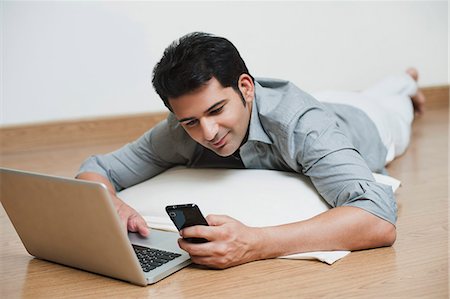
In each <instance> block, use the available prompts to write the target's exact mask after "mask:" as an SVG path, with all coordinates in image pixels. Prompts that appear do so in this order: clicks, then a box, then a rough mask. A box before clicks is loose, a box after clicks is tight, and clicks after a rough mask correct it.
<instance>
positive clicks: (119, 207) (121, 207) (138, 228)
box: [113, 196, 149, 237]
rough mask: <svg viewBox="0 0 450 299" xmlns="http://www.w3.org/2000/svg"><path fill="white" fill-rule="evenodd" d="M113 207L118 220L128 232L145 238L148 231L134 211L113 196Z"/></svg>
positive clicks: (145, 224) (140, 217) (143, 221)
mask: <svg viewBox="0 0 450 299" xmlns="http://www.w3.org/2000/svg"><path fill="white" fill-rule="evenodd" d="M113 198H114V206H115V207H116V211H117V214H119V217H120V220H122V223H123V224H124V226H125V227H126V229H127V230H128V231H130V232H137V233H139V234H140V235H141V236H143V237H147V236H148V234H149V229H148V227H147V223H146V222H145V220H144V218H142V216H141V215H140V214H139V213H138V212H136V210H135V209H133V208H132V207H130V206H129V205H127V204H126V203H124V202H123V201H122V200H121V199H119V198H118V197H117V196H114V197H113Z"/></svg>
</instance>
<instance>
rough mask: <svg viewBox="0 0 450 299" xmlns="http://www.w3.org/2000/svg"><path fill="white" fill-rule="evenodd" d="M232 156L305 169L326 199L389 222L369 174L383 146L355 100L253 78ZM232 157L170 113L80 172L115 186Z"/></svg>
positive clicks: (387, 205) (229, 162)
mask: <svg viewBox="0 0 450 299" xmlns="http://www.w3.org/2000/svg"><path fill="white" fill-rule="evenodd" d="M239 156H240V159H241V161H240V163H241V165H242V166H243V167H245V168H259V169H274V170H282V171H291V172H297V173H299V174H302V175H306V176H308V177H310V179H311V181H312V183H313V184H314V186H315V187H316V189H317V191H318V192H319V193H320V195H321V196H322V197H323V198H324V199H325V200H326V201H327V202H328V203H329V204H330V206H332V207H337V206H354V207H359V208H362V209H364V210H366V211H368V212H370V213H372V214H374V215H376V216H378V217H380V218H382V219H385V220H387V221H389V222H391V223H394V224H395V221H396V218H397V216H396V215H397V206H396V202H395V198H394V195H393V192H392V189H391V187H389V186H386V185H383V184H380V183H377V182H375V180H374V178H373V175H372V171H373V172H384V163H385V159H386V148H385V147H384V146H383V144H382V142H381V139H380V137H379V135H378V131H377V129H376V127H375V125H374V124H373V122H372V121H371V120H370V119H369V118H368V116H367V115H366V114H365V113H364V112H363V111H361V110H359V109H357V108H354V107H351V106H347V105H341V104H329V103H320V102H318V101H317V100H316V99H314V98H313V97H312V96H310V95H309V94H307V93H305V92H303V91H302V90H300V89H299V88H297V87H296V86H295V85H293V84H292V83H290V82H288V81H282V80H274V79H257V82H256V83H255V100H254V102H253V109H252V115H251V119H250V126H249V132H248V138H247V141H246V142H245V144H243V145H242V146H241V148H240V152H239ZM234 159H236V157H233V156H232V157H227V158H223V157H220V156H218V155H216V154H215V153H213V152H212V151H210V150H209V149H206V148H204V147H203V146H201V145H200V144H198V143H196V142H195V141H194V140H192V139H191V138H190V137H189V135H188V134H187V133H186V132H185V131H184V129H183V128H182V127H181V125H180V124H179V123H178V121H177V119H176V118H175V116H174V115H172V114H170V115H169V116H168V118H167V119H166V120H164V121H163V122H161V123H159V124H158V125H156V126H155V127H154V128H152V129H150V130H149V131H148V132H146V133H145V134H144V135H143V136H142V137H140V138H139V139H137V140H136V141H134V142H132V143H129V144H127V145H125V146H124V147H122V148H120V149H119V150H117V151H115V152H112V153H109V154H106V155H96V156H92V157H90V158H89V159H88V160H86V161H85V163H84V164H83V165H82V166H81V168H80V173H81V172H96V173H99V174H101V175H103V176H105V177H107V178H108V179H109V180H110V181H111V182H112V184H113V185H114V186H115V188H116V190H121V189H123V188H127V187H129V186H132V185H134V184H137V183H140V182H142V181H145V180H147V179H149V178H151V177H153V176H155V175H157V174H159V173H161V172H163V171H164V170H166V169H168V168H171V167H174V166H176V165H185V166H188V167H236V163H235V162H236V161H235V160H234ZM292 196H295V194H293V195H292Z"/></svg>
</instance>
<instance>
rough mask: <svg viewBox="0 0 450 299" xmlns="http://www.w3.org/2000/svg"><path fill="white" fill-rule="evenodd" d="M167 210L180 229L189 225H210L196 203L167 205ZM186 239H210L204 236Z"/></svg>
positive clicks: (204, 240)
mask: <svg viewBox="0 0 450 299" xmlns="http://www.w3.org/2000/svg"><path fill="white" fill-rule="evenodd" d="M166 212H167V214H169V217H170V219H171V220H172V221H173V223H174V224H175V226H176V227H177V229H178V230H179V231H180V230H182V229H183V228H185V227H189V226H195V225H208V222H207V221H206V219H205V217H203V215H202V213H201V212H200V209H199V208H198V206H197V205H196V204H182V205H173V206H167V207H166ZM186 241H188V242H191V243H204V242H208V240H206V239H203V238H186Z"/></svg>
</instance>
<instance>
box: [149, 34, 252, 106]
mask: <svg viewBox="0 0 450 299" xmlns="http://www.w3.org/2000/svg"><path fill="white" fill-rule="evenodd" d="M242 74H248V75H250V74H249V72H248V69H247V67H246V66H245V62H244V60H242V58H241V56H240V55H239V52H238V50H237V49H236V47H235V46H234V45H233V44H232V43H231V42H230V41H229V40H227V39H225V38H223V37H218V36H214V35H212V34H209V33H203V32H193V33H189V34H187V35H185V36H183V37H181V38H180V39H178V40H175V41H174V42H173V43H172V44H171V45H169V46H168V47H167V48H166V50H165V51H164V54H163V56H162V58H161V60H160V61H159V62H158V63H157V64H156V66H155V68H154V69H153V80H152V83H153V87H154V88H155V90H156V92H157V93H158V95H159V96H160V97H161V99H162V100H163V102H164V105H166V107H167V108H169V110H172V109H171V107H170V104H169V102H168V99H169V98H177V97H179V96H182V95H184V94H187V93H189V92H192V91H194V90H196V89H198V88H199V87H201V86H203V85H204V84H206V83H207V82H208V81H209V80H210V79H211V78H212V77H214V78H216V79H217V81H219V82H220V84H221V85H222V86H223V87H232V88H233V89H234V90H236V91H237V92H238V93H239V94H241V93H240V91H239V88H238V80H239V77H240V76H241V75H242ZM250 77H251V75H250ZM252 80H253V77H252ZM244 104H245V102H244Z"/></svg>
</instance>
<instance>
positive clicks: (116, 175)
mask: <svg viewBox="0 0 450 299" xmlns="http://www.w3.org/2000/svg"><path fill="white" fill-rule="evenodd" d="M170 118H171V117H170V116H169V118H168V119H167V120H164V121H162V122H161V123H159V124H158V125H156V126H155V127H154V128H152V129H150V130H149V131H147V132H146V133H145V134H144V135H142V136H141V137H140V138H139V139H137V140H135V141H133V142H131V143H129V144H126V145H125V146H123V147H122V148H120V149H118V150H116V151H114V152H111V153H108V154H104V155H94V156H91V157H89V158H88V159H87V160H86V161H85V162H84V163H83V164H82V165H81V167H80V169H79V172H78V174H80V173H82V172H95V173H98V174H100V175H102V176H104V177H106V178H108V180H109V181H110V182H111V183H112V184H113V185H114V187H115V189H116V191H120V190H122V189H124V188H128V187H130V186H132V185H135V184H138V183H140V182H143V181H145V180H147V179H150V178H152V177H154V176H156V175H158V174H159V173H161V172H163V171H165V170H167V169H169V168H171V167H173V166H176V165H185V164H189V161H190V159H191V157H192V155H193V152H194V151H195V147H196V144H195V142H193V141H192V140H191V139H190V138H189V137H188V136H187V134H186V133H185V131H184V130H183V129H182V128H181V127H180V126H179V125H178V124H177V123H175V121H173V120H171V119H170Z"/></svg>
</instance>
